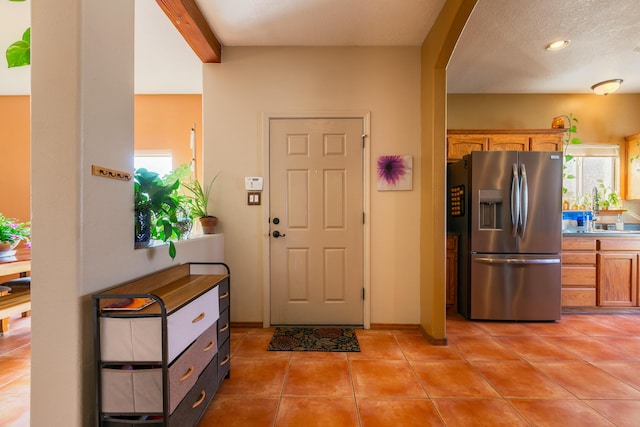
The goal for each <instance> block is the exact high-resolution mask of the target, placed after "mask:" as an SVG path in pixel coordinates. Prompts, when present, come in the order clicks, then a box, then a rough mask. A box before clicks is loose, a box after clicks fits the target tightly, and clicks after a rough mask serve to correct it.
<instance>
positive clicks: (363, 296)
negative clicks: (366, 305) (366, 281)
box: [362, 288, 365, 300]
mask: <svg viewBox="0 0 640 427" xmlns="http://www.w3.org/2000/svg"><path fill="white" fill-rule="evenodd" d="M362 299H363V300H364V299H365V298H364V288H362Z"/></svg>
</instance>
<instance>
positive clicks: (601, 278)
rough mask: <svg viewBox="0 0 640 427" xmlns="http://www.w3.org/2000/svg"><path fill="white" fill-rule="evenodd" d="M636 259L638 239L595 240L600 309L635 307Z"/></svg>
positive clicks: (639, 241)
mask: <svg viewBox="0 0 640 427" xmlns="http://www.w3.org/2000/svg"><path fill="white" fill-rule="evenodd" d="M639 259H640V239H621V238H612V239H601V240H598V300H597V304H598V305H599V306H603V307H635V306H638V300H639V299H638V261H639Z"/></svg>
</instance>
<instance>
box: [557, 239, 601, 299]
mask: <svg viewBox="0 0 640 427" xmlns="http://www.w3.org/2000/svg"><path fill="white" fill-rule="evenodd" d="M595 305H596V239H595V238H593V237H563V239H562V306H563V307H593V306H595Z"/></svg>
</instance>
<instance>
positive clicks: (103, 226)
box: [31, 0, 217, 427]
mask: <svg viewBox="0 0 640 427" xmlns="http://www.w3.org/2000/svg"><path fill="white" fill-rule="evenodd" d="M31 12H32V23H33V28H34V32H33V40H32V41H33V61H32V65H31V75H32V82H31V89H32V91H31V93H32V95H31V183H32V188H31V194H32V202H31V203H32V223H33V234H32V243H33V249H32V277H33V282H34V285H33V288H32V293H31V298H32V309H33V317H32V331H31V347H32V351H31V367H32V370H31V425H32V426H49V425H51V424H52V423H57V424H58V425H64V426H69V427H75V426H78V427H80V426H88V425H94V418H93V417H94V415H95V396H96V394H95V388H94V378H95V375H94V366H95V365H94V363H93V360H94V359H93V337H94V333H93V322H92V311H91V308H92V306H91V298H90V295H91V294H93V293H96V292H98V291H100V290H103V289H105V288H107V287H111V286H114V285H116V284H118V283H120V282H123V281H125V280H129V279H132V278H135V277H139V276H142V275H144V274H147V273H149V272H151V271H156V270H159V269H162V268H166V267H169V266H171V265H177V264H179V263H182V262H186V261H204V260H206V259H207V257H209V256H211V257H214V256H216V253H215V251H214V250H213V247H212V243H213V240H214V239H217V237H207V238H202V239H197V240H194V241H188V242H179V243H178V245H177V246H178V247H177V251H178V256H177V257H176V259H175V260H173V261H172V260H171V258H169V256H168V254H167V247H166V246H164V247H159V248H154V249H145V250H134V248H133V247H134V244H133V182H126V181H117V180H111V179H105V178H101V177H96V176H92V175H91V165H94V164H95V165H100V166H104V167H108V168H113V169H117V170H123V171H132V170H133V68H134V66H133V26H134V21H133V17H134V4H133V3H132V2H130V1H129V0H117V1H110V2H96V1H94V0H60V1H57V2H36V3H34V4H33V5H32V10H31ZM60 23H64V25H61V24H60ZM53 420H55V421H53Z"/></svg>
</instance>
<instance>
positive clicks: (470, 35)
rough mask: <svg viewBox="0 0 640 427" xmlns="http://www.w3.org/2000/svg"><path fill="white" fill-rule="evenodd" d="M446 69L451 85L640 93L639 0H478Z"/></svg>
mask: <svg viewBox="0 0 640 427" xmlns="http://www.w3.org/2000/svg"><path fill="white" fill-rule="evenodd" d="M558 39H569V40H570V41H571V44H570V45H569V46H568V47H567V48H565V49H563V50H561V51H557V52H549V51H547V50H545V46H546V45H547V44H548V43H549V42H552V41H554V40H558ZM447 71H448V72H447V76H448V80H449V86H448V90H449V92H450V93H591V86H592V85H593V84H595V83H597V82H600V81H603V80H609V79H614V78H621V79H623V80H624V83H623V84H622V87H621V88H620V90H619V93H640V0H615V1H613V0H561V1H558V0H535V1H531V0H480V1H478V4H477V5H476V8H475V9H474V11H473V15H472V16H471V19H470V20H469V22H468V23H467V26H466V27H465V30H464V32H463V34H462V37H461V38H460V40H459V42H458V47H457V48H456V50H455V52H454V55H453V58H452V59H451V61H450V64H449V67H448V69H447Z"/></svg>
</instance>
